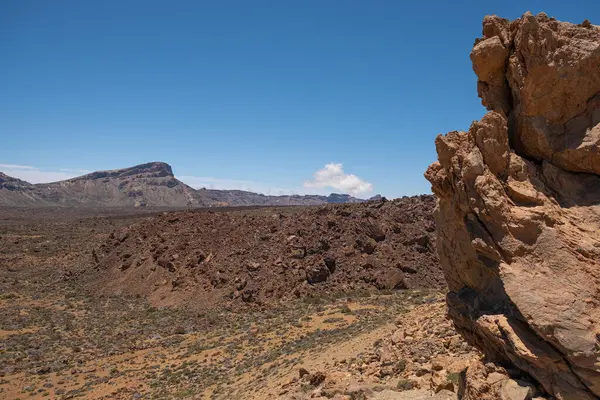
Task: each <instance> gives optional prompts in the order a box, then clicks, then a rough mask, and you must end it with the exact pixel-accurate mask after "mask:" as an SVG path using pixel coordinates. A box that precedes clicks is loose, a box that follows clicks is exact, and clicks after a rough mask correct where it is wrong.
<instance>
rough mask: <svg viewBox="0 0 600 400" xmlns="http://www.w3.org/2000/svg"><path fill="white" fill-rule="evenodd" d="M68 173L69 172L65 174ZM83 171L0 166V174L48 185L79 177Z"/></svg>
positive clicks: (11, 165)
mask: <svg viewBox="0 0 600 400" xmlns="http://www.w3.org/2000/svg"><path fill="white" fill-rule="evenodd" d="M67 171H70V172H67ZM81 171H83V170H67V169H61V170H60V171H43V170H41V169H39V168H36V167H32V166H29V165H15V164H0V172H4V173H5V174H6V175H8V176H12V177H13V178H18V179H21V180H24V181H27V182H29V183H48V182H56V181H64V180H65V179H71V178H74V177H76V176H79V175H81Z"/></svg>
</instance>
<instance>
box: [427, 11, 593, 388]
mask: <svg viewBox="0 0 600 400" xmlns="http://www.w3.org/2000/svg"><path fill="white" fill-rule="evenodd" d="M471 60H472V62H473V69H474V70H475V73H476V74H477V77H478V93H479V96H480V97H481V99H482V103H483V105H484V106H485V107H486V108H487V109H488V110H489V111H488V113H487V114H486V115H485V116H484V117H483V118H482V119H481V120H480V121H477V122H474V123H473V124H472V126H471V128H470V129H469V131H468V132H450V133H448V134H447V135H445V136H442V135H440V136H438V137H437V138H436V148H437V153H438V162H435V163H433V164H432V165H431V166H430V167H429V168H428V170H427V172H426V173H425V176H426V178H427V179H428V180H429V181H430V182H431V184H432V188H433V191H434V193H435V194H436V195H437V197H438V204H437V208H436V212H435V218H436V225H437V227H438V239H437V248H438V252H439V255H440V260H441V263H442V267H443V270H444V274H445V277H446V280H447V282H448V287H449V292H448V295H447V303H448V309H449V311H448V312H449V316H450V317H451V318H452V320H453V321H454V324H455V325H456V327H457V328H458V330H459V331H460V332H461V333H462V334H463V335H464V337H465V338H466V339H467V340H468V341H469V342H470V343H471V344H473V345H475V346H477V347H478V348H479V349H481V350H482V351H483V352H484V353H485V354H486V356H487V357H488V359H489V360H492V361H495V362H497V363H498V364H500V365H503V366H506V367H507V368H508V367H510V368H511V369H512V370H518V371H520V373H521V374H523V376H526V377H531V378H533V379H535V380H537V382H538V383H539V384H540V387H541V388H542V389H543V391H545V392H546V393H547V394H549V395H551V396H554V397H556V398H557V399H565V400H567V399H573V400H575V399H578V400H581V399H584V400H585V399H597V398H599V397H600V176H599V175H600V27H598V26H594V25H592V24H590V23H589V22H588V21H584V22H583V23H582V24H579V25H574V24H570V23H565V22H560V21H557V20H555V19H554V18H549V17H547V16H546V15H544V14H539V15H537V16H533V15H531V14H530V13H527V14H525V15H523V16H522V17H521V18H519V19H517V20H515V21H512V22H510V21H508V20H505V19H501V18H498V17H496V16H491V17H486V18H485V19H484V22H483V37H482V38H481V39H478V40H477V41H476V43H475V46H474V48H473V51H472V53H471Z"/></svg>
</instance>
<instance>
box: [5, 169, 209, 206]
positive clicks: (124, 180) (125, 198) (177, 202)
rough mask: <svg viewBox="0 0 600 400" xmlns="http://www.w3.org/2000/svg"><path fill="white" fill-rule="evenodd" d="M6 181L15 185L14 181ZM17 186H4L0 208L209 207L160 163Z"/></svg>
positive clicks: (21, 182) (207, 203)
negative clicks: (8, 206)
mask: <svg viewBox="0 0 600 400" xmlns="http://www.w3.org/2000/svg"><path fill="white" fill-rule="evenodd" d="M4 176H5V175H4ZM9 179H12V180H13V181H14V178H9ZM19 182H20V184H19V185H12V187H11V188H8V187H5V186H4V185H3V186H2V188H0V204H4V205H11V206H45V205H58V206H89V207H128V206H146V205H151V206H157V207H161V206H162V207H185V206H186V205H189V204H191V205H195V206H209V205H210V204H211V203H210V202H209V201H207V200H206V199H203V198H202V197H201V196H199V195H198V194H197V193H196V191H195V190H194V189H192V188H191V187H189V186H187V185H186V184H184V183H183V182H181V181H179V180H177V179H175V177H174V176H173V172H172V171H171V167H170V166H169V165H168V164H165V163H161V162H152V163H147V164H142V165H137V166H135V167H131V168H124V169H117V170H111V171H98V172H93V173H91V174H87V175H83V176H80V177H77V178H73V179H69V180H65V181H60V182H53V183H46V184H36V185H32V184H28V183H27V182H23V181H19Z"/></svg>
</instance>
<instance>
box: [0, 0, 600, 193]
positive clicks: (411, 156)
mask: <svg viewBox="0 0 600 400" xmlns="http://www.w3.org/2000/svg"><path fill="white" fill-rule="evenodd" d="M527 10H531V11H532V12H534V13H537V12H540V11H545V12H546V13H547V14H549V15H551V16H554V17H556V18H558V19H560V20H565V21H571V22H576V23H579V22H581V21H583V20H584V19H585V18H587V19H589V20H590V21H591V22H592V23H594V24H600V2H598V1H597V0H587V1H577V0H572V1H568V2H565V1H558V0H551V1H542V0H532V1H512V2H511V1H502V2H491V1H481V0H471V1H452V2H449V1H410V2H408V1H407V2H401V1H341V0H331V1H322V0H303V1H292V0H283V1H260V0H253V1H247V0H243V1H242V0H239V1H227V0H225V1H218V2H217V1H182V0H179V1H166V0H163V1H141V0H135V1H134V0H126V1H121V0H119V1H114V0H105V1H79V0H73V1H61V0H57V1H51V2H50V1H38V0H35V1H28V0H20V1H16V0H8V1H2V2H0V54H1V55H2V56H1V57H2V62H0V88H1V89H0V90H1V95H0V171H4V172H5V173H8V174H9V175H11V174H12V175H18V176H20V177H24V178H26V179H30V180H33V181H48V180H57V179H61V178H67V177H70V176H74V175H79V174H81V173H85V172H86V171H92V170H99V169H114V168H122V167H127V166H132V165H135V164H139V163H142V162H147V161H165V162H168V163H169V164H171V165H172V167H173V169H174V172H175V174H176V176H178V177H180V178H182V179H183V180H184V181H185V182H187V183H190V184H192V185H193V186H207V187H215V188H233V187H237V188H244V189H250V190H255V191H260V192H266V193H271V194H275V193H280V192H281V193H283V192H296V193H304V192H309V193H310V192H318V193H328V192H331V191H336V192H340V191H343V190H346V191H350V192H352V193H354V194H357V195H363V196H368V195H371V194H374V193H382V194H384V195H386V196H389V197H397V196H402V195H410V194H417V193H424V192H428V191H429V190H430V188H429V184H428V183H427V182H426V181H425V179H424V178H423V172H424V170H425V169H426V167H427V166H428V165H429V164H430V163H431V162H432V161H433V160H434V159H435V158H436V154H435V149H434V144H433V141H434V138H435V136H436V135H437V134H439V133H445V132H448V131H451V130H455V129H463V130H464V129H467V128H468V127H469V125H470V124H471V122H472V121H473V120H475V119H478V118H480V117H481V116H482V115H483V113H484V109H483V107H482V106H481V105H480V101H479V98H478V97H477V93H476V78H475V75H474V73H473V72H472V69H471V64H470V60H469V52H470V50H471V47H472V45H473V42H474V39H475V38H476V37H478V36H480V34H481V21H482V18H483V16H484V15H486V14H498V15H500V16H502V17H505V18H510V19H513V18H516V17H518V16H520V15H521V14H522V13H523V12H525V11H527ZM328 164H329V165H328ZM339 164H342V165H343V166H340V165H339ZM327 165H328V166H327ZM315 174H316V175H315ZM331 182H335V183H333V184H332V185H333V187H331V186H327V185H329V184H330V183H331ZM361 185H362V186H361Z"/></svg>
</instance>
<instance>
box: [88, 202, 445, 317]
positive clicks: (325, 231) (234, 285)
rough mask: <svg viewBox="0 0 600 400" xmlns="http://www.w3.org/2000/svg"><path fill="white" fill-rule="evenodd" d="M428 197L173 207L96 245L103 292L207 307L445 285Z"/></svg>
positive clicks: (97, 274) (170, 303) (94, 281)
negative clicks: (290, 204) (203, 208)
mask: <svg viewBox="0 0 600 400" xmlns="http://www.w3.org/2000/svg"><path fill="white" fill-rule="evenodd" d="M433 205H434V199H433V197H432V196H421V197H412V198H404V199H399V200H395V201H376V202H375V201H374V202H369V203H365V204H356V205H339V206H333V205H328V206H318V207H312V208H296V207H293V208H268V209H255V210H242V211H229V212H210V211H209V212H205V211H201V212H176V213H164V214H161V215H158V216H154V217H152V218H145V219H143V220H142V221H140V222H139V223H137V224H135V225H133V226H131V227H127V228H124V229H121V230H119V231H117V232H115V233H114V234H112V235H111V236H110V237H109V239H108V240H106V241H105V242H104V243H102V244H101V245H100V246H99V247H98V249H97V251H96V252H95V253H94V254H95V255H94V257H95V259H94V262H95V263H96V269H97V273H96V274H94V276H97V278H94V279H93V284H94V285H95V284H97V283H98V282H102V291H103V292H104V293H106V294H114V293H123V294H131V295H142V296H145V297H148V298H149V299H151V300H152V301H153V302H155V303H156V304H161V305H162V304H169V305H178V304H180V303H181V302H186V303H187V302H188V301H189V300H190V299H193V304H194V305H195V306H197V307H201V308H214V307H223V306H227V307H231V306H237V305H239V303H246V304H252V305H266V304H268V303H269V301H279V300H290V299H294V298H301V297H305V296H321V295H323V294H326V293H334V292H352V291H360V290H380V291H392V290H398V289H407V288H411V289H423V288H442V287H443V286H444V281H443V278H442V276H441V273H440V269H439V266H438V260H437V253H436V251H435V236H434V231H435V226H434V223H433V219H432V210H433Z"/></svg>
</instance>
